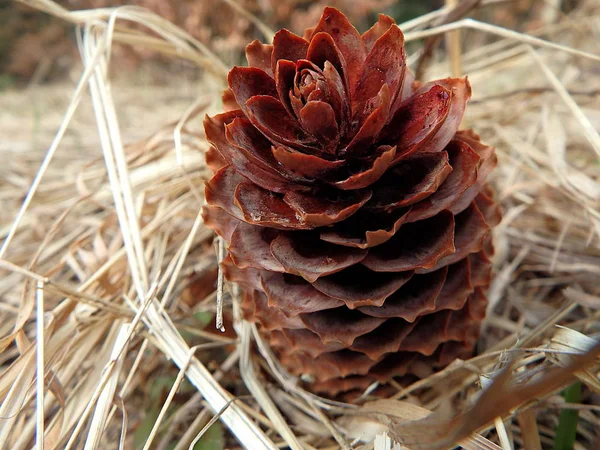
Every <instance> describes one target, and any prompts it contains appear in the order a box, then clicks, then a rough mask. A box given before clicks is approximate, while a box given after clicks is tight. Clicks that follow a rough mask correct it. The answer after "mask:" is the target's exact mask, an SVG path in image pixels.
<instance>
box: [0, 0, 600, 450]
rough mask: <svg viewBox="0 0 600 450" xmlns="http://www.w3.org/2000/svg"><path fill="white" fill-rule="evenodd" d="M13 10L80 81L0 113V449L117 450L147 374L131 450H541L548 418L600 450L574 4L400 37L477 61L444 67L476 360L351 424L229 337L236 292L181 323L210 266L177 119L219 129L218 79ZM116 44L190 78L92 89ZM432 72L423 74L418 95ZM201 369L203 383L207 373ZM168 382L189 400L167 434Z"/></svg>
mask: <svg viewBox="0 0 600 450" xmlns="http://www.w3.org/2000/svg"><path fill="white" fill-rule="evenodd" d="M23 3H26V4H29V5H32V6H34V7H36V8H39V9H41V10H44V11H46V12H48V13H50V14H53V15H55V16H58V17H61V18H63V19H64V20H66V21H69V22H72V23H73V24H75V25H76V26H77V29H78V37H79V45H80V50H81V54H82V59H83V70H82V74H81V76H80V77H79V81H78V82H77V84H76V86H71V87H67V88H64V87H63V88H61V89H62V90H61V89H49V88H47V87H35V86H34V87H31V88H30V89H29V90H28V91H27V92H24V93H17V94H15V93H10V92H8V93H3V94H1V95H2V97H3V101H2V104H3V105H4V106H3V108H4V111H3V118H2V121H1V123H2V127H3V128H5V130H4V133H3V136H4V140H3V142H1V143H0V152H2V161H3V162H4V164H3V166H2V167H0V175H1V177H2V184H1V185H0V202H1V203H0V206H1V210H0V218H1V220H2V222H1V224H0V233H1V236H2V239H3V243H2V246H1V247H0V273H1V274H2V276H1V278H0V295H2V301H1V302H0V398H1V399H2V404H1V406H0V448H10V449H19V450H20V449H25V448H31V447H32V445H34V446H35V448H37V449H42V448H45V449H59V448H61V449H63V448H85V449H86V450H88V449H90V450H91V449H96V448H120V449H121V448H123V449H124V448H134V444H133V442H134V439H133V437H132V432H134V431H135V429H136V428H138V427H139V425H140V421H141V420H142V418H143V414H141V412H140V410H142V409H143V407H144V406H143V405H144V403H143V401H144V397H145V396H147V395H149V392H150V386H151V385H152V383H153V381H156V379H157V377H158V376H159V375H160V374H161V373H171V374H176V376H175V378H174V381H173V382H172V383H171V384H170V386H169V389H168V394H167V395H166V397H165V398H164V399H163V400H164V401H162V403H161V405H160V408H159V411H158V419H157V420H156V421H155V422H154V424H153V425H152V427H151V430H150V431H149V433H148V436H147V437H146V438H145V443H144V444H143V448H159V449H164V448H167V446H168V445H169V444H170V443H172V442H177V444H176V447H175V448H177V449H186V448H192V447H191V446H193V444H194V442H195V441H197V440H198V439H199V438H200V437H201V436H202V435H203V434H204V433H206V431H207V430H209V427H210V426H211V425H213V423H214V422H215V421H217V420H221V421H222V422H223V423H224V424H225V425H226V427H227V428H228V430H229V431H230V433H231V436H232V439H233V438H235V439H236V440H237V441H238V442H239V443H240V444H241V445H243V446H245V447H246V448H251V449H274V448H278V447H286V446H287V447H289V448H292V449H330V448H331V449H333V448H344V449H349V448H362V449H368V448H375V449H377V450H380V449H391V448H392V445H393V441H397V442H400V443H402V445H404V446H405V448H410V449H412V450H416V449H425V448H448V447H451V446H452V445H453V444H455V443H456V442H461V445H462V446H463V447H464V448H466V449H499V448H501V449H503V450H505V449H508V448H542V446H544V447H549V446H551V445H552V443H553V442H554V435H555V428H556V423H557V418H558V414H559V412H560V409H561V408H570V409H576V410H578V411H579V425H578V428H577V429H578V435H577V439H578V442H577V444H576V448H582V449H584V448H593V446H594V445H597V443H598V441H597V439H598V436H597V433H598V430H599V429H600V426H599V420H600V419H599V414H600V407H599V406H598V405H597V404H595V403H594V399H596V400H597V397H594V396H593V393H595V394H598V393H600V383H599V381H598V365H597V364H596V363H597V362H598V359H597V355H598V332H599V331H600V322H599V318H600V290H599V289H598V287H597V282H596V279H597V276H598V273H599V272H600V241H599V236H600V208H599V205H600V184H599V182H598V180H599V178H600V164H598V155H600V138H599V136H598V131H597V130H598V129H599V128H600V99H599V98H598V95H597V94H598V92H599V89H600V85H599V82H598V79H597V74H595V73H594V70H597V64H598V62H597V61H598V59H600V56H599V55H597V53H594V52H597V48H596V47H595V45H596V44H597V39H598V34H599V33H600V27H599V21H600V15H599V14H600V8H599V7H598V5H597V4H594V3H595V2H592V1H591V2H587V3H586V2H584V3H583V4H582V5H581V6H580V7H579V8H578V9H576V10H574V11H573V12H572V13H571V14H570V15H569V16H567V17H562V18H561V19H560V20H559V21H558V22H557V23H552V24H548V25H547V26H544V27H543V28H542V29H539V30H537V31H536V32H535V33H532V35H524V34H521V33H519V32H517V31H512V30H508V29H505V28H501V27H496V26H493V25H490V24H486V23H483V22H478V21H474V20H473V19H462V20H459V21H457V22H452V23H449V24H445V25H441V26H439V27H433V28H432V27H429V28H428V26H429V25H430V24H431V23H433V22H432V21H434V20H437V19H438V18H440V17H443V16H444V15H445V14H447V12H448V9H447V8H446V9H442V10H440V11H438V12H435V13H432V14H428V15H427V16H423V17H422V18H419V19H416V20H413V21H411V22H410V23H407V24H404V25H403V29H404V30H405V32H406V37H407V40H417V39H422V38H425V37H428V36H434V35H437V34H440V33H445V32H448V31H456V30H463V31H461V33H462V38H463V41H466V42H471V40H472V41H473V42H475V43H477V45H467V46H466V47H467V50H466V51H465V52H464V53H463V54H462V55H459V56H460V57H461V66H462V67H463V70H464V72H465V73H468V74H469V76H470V80H471V83H472V85H473V91H474V98H473V101H472V104H471V106H470V107H469V108H468V110H467V111H468V113H467V117H466V118H465V124H466V125H473V126H474V127H475V128H476V130H477V131H478V132H480V133H481V134H482V136H483V138H484V139H485V141H486V142H489V143H491V144H493V145H495V146H496V147H497V149H498V153H499V157H500V164H499V167H498V168H497V169H496V171H495V172H494V174H493V177H492V181H493V183H494V186H495V188H496V191H497V194H498V196H499V198H500V200H501V201H502V204H503V207H504V219H503V221H502V223H501V225H500V226H499V227H498V229H497V230H496V235H495V240H496V246H497V249H498V250H497V254H496V258H495V261H494V263H495V267H496V273H497V276H496V278H495V281H494V283H493V285H492V287H491V289H490V293H489V298H490V304H489V308H488V316H487V319H486V321H485V325H484V330H483V334H482V338H481V340H480V343H479V349H478V350H479V354H478V356H476V357H474V358H472V359H471V360H469V361H455V362H454V363H453V364H451V365H450V366H449V367H447V368H446V369H444V370H443V371H441V372H439V373H437V374H434V375H431V376H429V377H427V378H424V379H422V380H420V381H418V382H416V383H414V384H412V385H409V386H399V385H397V384H395V383H392V387H393V388H394V389H395V390H396V393H395V394H394V395H393V396H392V397H391V398H390V399H387V400H377V401H375V402H373V398H372V397H371V396H370V392H371V391H372V389H373V388H375V387H376V386H373V387H371V388H370V390H368V391H367V392H365V393H364V394H363V396H361V397H360V399H359V401H357V402H356V403H354V404H345V403H340V402H334V401H331V400H327V399H323V398H319V397H317V396H315V395H313V394H311V393H310V392H308V391H306V390H305V389H304V388H303V387H302V384H301V383H299V380H297V379H296V378H295V377H292V376H290V375H289V374H287V373H286V372H285V371H284V370H283V369H282V368H281V367H280V366H279V364H278V362H277V361H276V359H275V358H274V357H273V355H272V354H271V352H270V349H269V348H268V346H267V345H266V343H264V342H263V341H262V340H261V338H260V335H259V333H258V332H257V329H256V327H255V326H254V325H253V324H250V323H247V322H245V321H243V320H242V319H241V318H240V317H239V313H238V311H237V302H236V298H237V295H236V290H235V288H233V289H231V288H230V287H228V286H225V287H226V289H225V291H223V292H221V291H219V292H218V293H217V294H214V293H213V294H209V295H208V296H207V297H206V298H205V299H195V300H194V301H193V302H191V303H190V304H187V303H186V302H184V301H183V300H182V299H183V298H185V296H186V293H187V295H188V296H189V295H190V294H189V292H190V289H192V287H190V280H192V279H193V277H200V278H202V276H203V275H206V273H208V272H210V270H212V269H213V268H214V267H215V265H216V257H215V252H214V251H213V248H212V247H211V241H212V239H213V236H212V233H211V232H210V231H209V230H207V229H205V228H204V227H203V225H202V221H201V217H200V215H199V211H200V208H201V206H202V180H204V179H206V177H207V176H208V172H207V169H206V167H205V165H204V161H203V153H202V152H203V151H204V150H205V149H206V148H207V144H206V142H205V140H204V138H203V133H202V130H201V127H200V126H199V125H200V124H199V122H200V121H199V120H198V115H200V114H202V113H204V112H209V111H214V110H216V109H217V108H218V104H219V97H220V87H221V86H222V85H223V75H224V74H225V73H226V71H227V67H226V65H225V64H224V63H223V62H221V61H220V60H219V58H218V57H217V56H216V55H215V53H214V52H213V51H211V49H210V48H209V47H208V46H205V45H204V44H202V43H200V42H198V41H196V40H194V39H193V38H191V37H190V36H188V35H187V34H186V33H184V32H183V31H181V30H179V29H177V28H176V27H174V26H173V25H172V24H170V23H168V22H167V21H165V20H164V19H161V18H160V17H158V16H156V15H154V14H152V13H150V12H148V11H145V10H141V9H139V8H135V7H122V8H118V9H97V10H88V11H75V12H69V11H66V10H64V9H62V8H61V7H59V6H57V5H56V4H54V3H52V2H51V1H50V0H31V1H23ZM228 3H232V4H233V2H228ZM482 3H484V4H497V3H504V2H498V1H487V2H482ZM495 7H502V4H500V5H499V6H495ZM236 11H237V13H240V8H239V5H238V6H237V7H236ZM242 14H245V13H244V12H243V10H242ZM247 17H250V18H251V20H253V21H256V20H258V19H257V18H256V17H254V16H247ZM135 23H137V24H141V25H143V26H144V27H145V28H143V30H141V29H140V28H139V27H132V24H135ZM260 27H261V28H262V29H263V32H264V33H265V34H267V35H269V34H270V33H271V31H270V28H269V27H268V26H266V25H264V24H261V25H260ZM146 30H151V31H146ZM490 33H491V34H492V35H495V36H499V37H500V38H502V39H500V40H497V39H496V40H494V41H490V40H489V39H487V38H485V37H486V36H489V34H490ZM482 37H483V38H482ZM113 42H121V43H125V44H128V45H135V46H139V47H143V48H146V49H151V50H153V51H155V52H159V53H162V54H164V55H166V56H169V57H172V58H176V57H177V58H183V59H186V60H188V61H191V62H193V63H194V64H196V65H197V66H198V67H199V68H201V69H203V70H204V72H205V73H207V74H210V75H211V77H210V78H208V75H207V77H206V78H203V79H202V82H201V83H202V84H200V85H199V84H197V83H194V84H193V83H191V82H189V81H188V82H182V83H180V82H179V80H174V81H173V83H171V85H170V86H165V87H161V88H160V89H159V90H152V92H150V93H149V92H148V89H144V88H143V87H138V88H135V87H131V86H130V87H129V88H128V89H126V90H125V89H119V87H118V85H116V86H112V84H111V81H110V79H109V77H108V73H109V70H108V68H109V65H110V56H111V49H112V44H113ZM434 56H435V55H434ZM455 58H456V56H455ZM416 59H418V54H417V55H416V56H415V57H413V58H411V61H416ZM455 67H456V66H455ZM449 68H450V65H449V63H448V61H446V60H445V59H443V56H442V55H438V59H436V60H434V61H432V62H431V63H430V65H429V67H428V70H427V76H426V77H427V78H432V77H434V76H445V75H447V74H448V72H449ZM69 90H70V91H71V95H70V101H69V102H68V103H66V102H65V97H66V95H68V93H69ZM87 92H89V97H88V94H87ZM197 92H200V93H201V94H202V95H201V96H200V97H196V93H197ZM192 93H193V94H192ZM42 99H43V100H42ZM32 101H33V104H34V106H35V107H36V108H38V109H39V111H38V115H39V116H40V117H38V118H37V119H36V121H35V122H33V124H34V125H33V126H32V128H30V125H28V124H27V120H26V118H24V117H23V115H22V111H23V109H24V107H25V106H26V105H27V104H28V103H31V102H32ZM166 105H168V106H166ZM78 108H79V109H78ZM59 110H60V112H58V111H59ZM63 110H64V111H66V112H65V113H64V115H63V113H62V111H63ZM165 123H168V125H164V124H165ZM56 130H58V132H56ZM55 133H56V134H55ZM53 136H54V137H53ZM32 137H33V138H34V139H33V140H32ZM48 144H50V145H49V146H48V148H47V149H45V148H44V147H45V146H46V145H48ZM219 248H220V249H221V250H222V244H221V245H220V246H219ZM219 285H220V283H219ZM192 292H193V290H192ZM217 298H218V300H219V301H218V302H216V299H217ZM232 300H233V303H232ZM217 303H218V304H217ZM221 308H223V309H224V310H225V312H226V313H229V315H231V312H232V311H233V318H234V320H233V327H234V328H235V331H236V332H237V337H233V336H231V334H229V335H227V334H221V333H217V332H210V330H209V329H204V330H203V329H202V327H199V326H197V324H196V325H195V324H194V322H190V317H192V315H193V314H198V313H200V314H202V313H204V314H207V313H209V314H211V315H212V314H213V313H214V312H215V310H217V309H218V310H219V314H220V311H221V310H222V309H221ZM219 314H217V318H218V317H220V316H219ZM226 315H227V314H226ZM558 323H560V324H561V325H563V326H564V327H566V328H557V327H556V325H557V324H558ZM221 326H222V323H219V328H220V327H221ZM224 326H225V329H226V331H229V332H231V330H227V328H228V327H231V326H232V323H231V322H227V321H225V324H224ZM182 335H184V336H185V337H186V339H184V337H183V336H182ZM253 348H256V349H257V350H258V351H256V352H255V351H253ZM215 349H216V350H219V349H221V350H220V352H218V357H216V359H215V361H217V363H216V364H215V363H214V362H213V357H212V356H204V355H205V354H208V352H210V351H211V350H215ZM238 363H239V367H240V369H239V370H240V372H237V371H236V369H235V367H236V365H237V364H238ZM41 374H44V375H43V376H41ZM184 379H187V380H189V382H191V384H192V385H193V386H194V388H195V390H196V392H197V393H196V394H194V395H192V394H189V395H188V397H187V398H186V400H185V402H184V403H183V404H181V405H178V408H177V411H176V412H175V413H174V414H167V413H168V411H169V410H172V408H171V409H170V408H169V406H170V405H172V404H173V402H174V401H175V400H174V399H175V398H176V396H177V393H178V391H179V390H182V389H183V384H184ZM225 379H227V380H226V383H225V382H224V381H223V380H225ZM575 379H579V380H580V381H581V382H582V383H583V385H584V386H585V388H586V389H585V391H584V393H585V394H584V397H583V399H582V402H581V403H577V404H564V402H561V398H560V397H559V396H558V395H557V393H558V392H559V391H560V390H561V389H562V388H564V387H566V386H568V385H569V384H571V383H572V382H573V380H575ZM221 382H223V383H225V384H222V383H221ZM480 384H481V386H483V390H482V389H481V387H480ZM225 386H226V387H227V389H226V388H225ZM244 386H245V388H246V389H247V390H248V391H249V392H250V393H251V396H247V395H243V394H244V392H246V391H245V390H244V389H243V387H244ZM232 392H239V393H241V395H239V396H234V395H233V394H232ZM34 398H35V400H34ZM431 411H436V412H435V413H434V414H430V412H431ZM211 417H212V418H211ZM119 419H120V420H119ZM185 430H187V431H185ZM386 433H387V434H386ZM42 436H43V438H42ZM390 437H391V438H392V439H390ZM396 445H398V444H396ZM395 448H397V447H395Z"/></svg>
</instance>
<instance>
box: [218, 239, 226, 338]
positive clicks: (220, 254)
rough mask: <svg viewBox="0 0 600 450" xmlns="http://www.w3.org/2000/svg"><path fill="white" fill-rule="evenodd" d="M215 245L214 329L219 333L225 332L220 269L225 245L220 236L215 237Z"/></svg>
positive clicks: (221, 272)
mask: <svg viewBox="0 0 600 450" xmlns="http://www.w3.org/2000/svg"><path fill="white" fill-rule="evenodd" d="M217 245H218V249H219V250H218V261H217V264H218V267H219V268H218V273H217V318H216V327H217V330H220V331H221V332H224V331H225V326H224V325H223V284H224V279H223V269H222V267H221V262H223V258H224V257H225V244H224V243H223V239H221V237H220V236H218V237H217Z"/></svg>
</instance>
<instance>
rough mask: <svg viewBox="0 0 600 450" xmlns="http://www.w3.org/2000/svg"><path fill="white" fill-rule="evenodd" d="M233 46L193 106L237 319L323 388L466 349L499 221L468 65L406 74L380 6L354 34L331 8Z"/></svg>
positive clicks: (379, 377)
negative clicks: (224, 79) (209, 93)
mask: <svg viewBox="0 0 600 450" xmlns="http://www.w3.org/2000/svg"><path fill="white" fill-rule="evenodd" d="M246 55H247V59H248V63H249V67H236V68H234V69H232V71H231V73H230V75H229V89H228V90H227V91H226V93H225V94H224V96H223V98H224V105H225V107H226V109H227V112H225V113H223V114H219V115H217V116H214V117H207V118H206V119H205V129H206V136H207V139H208V140H209V142H210V143H211V144H212V147H211V149H210V150H209V151H208V152H207V154H206V157H207V164H208V166H209V167H210V168H211V170H213V172H214V176H213V177H212V179H211V180H210V181H208V182H207V183H206V190H205V194H206V195H205V196H206V203H207V204H206V206H205V208H204V212H203V216H204V220H205V223H206V225H207V226H209V227H210V228H213V229H214V230H215V231H216V232H217V233H218V234H219V235H220V236H221V237H222V238H223V239H224V240H225V242H226V245H227V250H228V255H227V257H226V258H225V260H224V261H223V263H222V268H223V270H224V274H225V276H226V278H227V279H228V280H230V281H232V282H236V283H238V284H239V285H240V287H241V288H242V291H243V295H242V302H241V308H242V311H243V315H244V317H245V318H246V319H247V320H250V321H253V322H256V323H257V324H258V325H259V328H260V330H261V332H262V333H263V334H264V335H265V338H266V339H267V341H268V342H269V343H270V345H271V346H272V348H273V350H274V351H275V353H276V354H277V355H278V357H279V358H280V360H281V362H282V363H283V364H284V365H285V366H286V367H287V368H288V369H289V370H290V372H292V373H294V374H296V375H308V376H309V378H312V384H311V385H310V386H309V387H311V388H312V389H313V390H314V391H316V392H319V393H323V394H326V395H330V396H336V395H338V394H344V393H348V392H350V391H360V390H364V389H366V388H367V387H368V386H369V385H370V384H371V383H374V382H380V383H385V382H386V381H388V380H390V379H391V378H394V377H400V379H402V377H422V376H426V375H427V374H429V373H431V372H432V371H434V370H437V369H438V368H440V367H443V366H444V365H446V364H448V363H450V362H451V361H452V360H454V359H455V358H465V357H468V356H469V354H470V353H471V352H472V349H473V347H474V344H475V341H476V339H477V336H478V333H479V325H480V322H481V320H482V319H483V318H484V316H485V310H486V304H487V300H486V296H485V291H486V289H487V287H488V286H489V283H490V280H491V260H490V258H491V257H492V255H493V245H492V236H491V230H492V228H493V227H494V226H496V225H497V224H498V222H499V221H500V218H501V215H500V212H499V208H498V206H497V204H496V203H495V201H494V199H493V193H492V191H491V189H490V187H489V185H488V184H486V180H487V177H488V175H489V173H490V172H491V170H492V169H493V168H494V166H495V165H496V163H497V159H496V156H495V153H494V149H493V148H492V147H489V146H487V145H485V144H483V143H482V142H481V140H480V138H479V136H478V135H477V134H475V133H474V132H472V131H470V130H469V131H458V127H459V125H460V123H461V120H462V116H463V113H464V110H465V107H466V103H467V101H468V100H469V98H470V96H471V88H470V85H469V82H468V80H467V79H466V78H460V79H457V78H448V79H443V80H436V81H432V82H429V83H425V84H421V83H418V82H415V80H414V77H413V75H412V74H411V73H410V71H409V70H408V69H407V68H406V61H405V53H404V48H403V36H402V33H401V31H400V30H399V28H398V27H397V26H396V25H395V23H394V21H393V20H392V19H391V18H389V17H387V16H384V15H381V16H380V17H379V20H378V22H377V23H376V24H375V25H374V26H373V27H372V28H371V29H370V30H368V31H367V32H366V33H364V34H363V35H362V36H361V35H360V34H359V33H358V31H356V29H355V28H354V27H353V26H352V25H351V24H350V23H349V22H348V21H347V19H346V18H345V17H344V16H343V14H341V13H340V12H339V11H337V10H336V9H334V8H326V9H325V10H324V12H323V16H322V18H321V20H320V21H319V23H318V24H317V26H316V27H315V28H314V29H309V30H307V31H306V32H305V34H304V37H300V36H296V35H294V34H293V33H291V32H289V31H287V30H281V31H279V32H278V33H277V34H276V35H275V38H274V40H273V45H264V44H261V43H260V42H258V41H255V42H252V43H251V44H249V45H248V47H247V48H246Z"/></svg>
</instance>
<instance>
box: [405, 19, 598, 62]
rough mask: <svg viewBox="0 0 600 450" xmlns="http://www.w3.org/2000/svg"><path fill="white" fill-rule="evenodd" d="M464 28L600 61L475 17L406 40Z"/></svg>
mask: <svg viewBox="0 0 600 450" xmlns="http://www.w3.org/2000/svg"><path fill="white" fill-rule="evenodd" d="M462 28H472V29H474V30H479V31H484V32H486V33H490V34H495V35H497V36H503V37H505V38H509V39H514V40H516V41H521V42H525V43H527V44H531V45H534V46H536V47H545V48H551V49H554V50H560V51H562V52H565V53H569V54H571V55H575V56H581V57H583V58H588V59H591V60H593V61H600V55H595V54H593V53H589V52H584V51H582V50H577V49H575V48H571V47H568V46H566V45H560V44H556V43H554V42H550V41H546V40H544V39H540V38H536V37H533V36H530V35H528V34H524V33H518V32H517V31H512V30H509V29H508V28H503V27H499V26H497V25H491V24H489V23H485V22H480V21H478V20H474V19H470V18H467V19H462V20H459V21H458V22H452V23H449V24H446V25H440V26H439V27H435V28H431V29H429V30H425V31H413V32H412V33H406V34H405V35H404V40H405V41H406V42H410V41H415V40H417V39H423V38H426V37H429V36H435V35H438V34H442V33H447V32H448V31H453V30H460V29H462Z"/></svg>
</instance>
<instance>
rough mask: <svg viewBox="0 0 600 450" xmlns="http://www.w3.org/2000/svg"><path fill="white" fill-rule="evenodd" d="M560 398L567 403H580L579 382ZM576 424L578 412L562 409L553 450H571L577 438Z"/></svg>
mask: <svg viewBox="0 0 600 450" xmlns="http://www.w3.org/2000/svg"><path fill="white" fill-rule="evenodd" d="M562 396H563V397H564V399H565V402H567V403H579V402H580V401H581V382H579V381H578V382H577V383H574V384H572V385H571V386H569V387H568V388H566V389H565V390H564V391H563V393H562ZM577 422H579V411H578V410H576V409H563V410H562V411H561V412H560V417H559V419H558V426H557V427H556V437H555V438H554V447H553V449H554V450H573V447H574V446H575V439H576V437H577Z"/></svg>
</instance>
